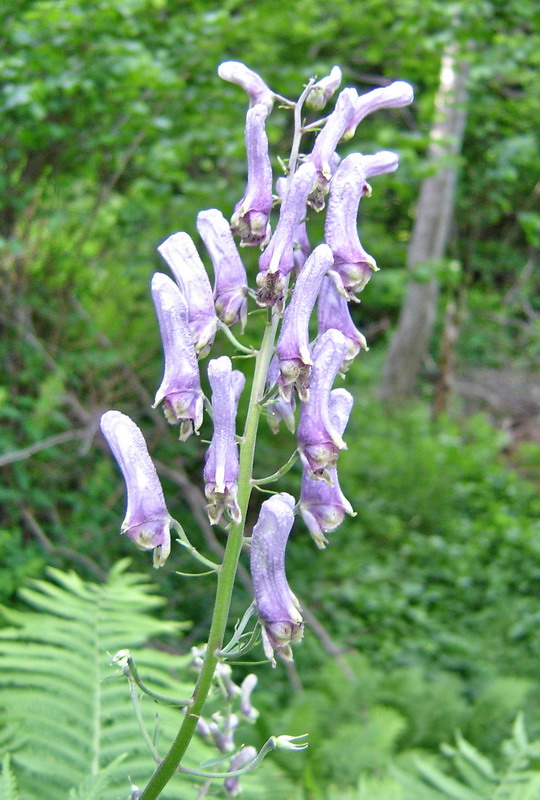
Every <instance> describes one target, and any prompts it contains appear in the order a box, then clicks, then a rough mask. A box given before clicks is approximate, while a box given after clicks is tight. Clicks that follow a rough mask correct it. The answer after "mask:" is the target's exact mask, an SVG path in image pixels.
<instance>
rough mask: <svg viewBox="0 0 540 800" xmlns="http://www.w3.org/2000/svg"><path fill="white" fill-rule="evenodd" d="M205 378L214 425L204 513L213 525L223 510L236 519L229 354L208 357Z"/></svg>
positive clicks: (235, 456)
mask: <svg viewBox="0 0 540 800" xmlns="http://www.w3.org/2000/svg"><path fill="white" fill-rule="evenodd" d="M208 380H209V381H210V386H211V387H212V421H213V425H214V433H213V435H212V441H211V443H210V446H209V448H208V450H207V453H206V463H205V466H204V481H205V488H204V491H205V494H206V498H207V500H208V506H207V511H208V516H209V519H210V522H211V524H212V525H215V524H216V523H217V522H219V520H220V519H221V516H222V514H223V512H224V511H225V510H227V511H228V512H229V515H230V517H231V519H232V520H233V522H240V519H241V516H240V508H239V506H238V503H237V501H236V495H237V490H238V484H237V481H238V468H239V465H238V445H237V444H236V440H235V433H236V400H235V395H234V391H233V381H232V365H231V360H230V358H228V357H227V356H221V357H220V358H215V359H212V361H210V363H209V364H208Z"/></svg>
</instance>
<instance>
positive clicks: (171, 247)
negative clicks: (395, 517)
mask: <svg viewBox="0 0 540 800" xmlns="http://www.w3.org/2000/svg"><path fill="white" fill-rule="evenodd" d="M218 72H219V75H220V77H221V78H223V79H224V80H226V81H229V82H231V83H233V84H236V85H237V86H239V87H240V88H242V89H243V90H244V91H245V92H246V93H247V96H248V101H249V107H248V109H247V112H246V121H245V145H246V158H247V186H246V190H245V193H244V195H243V197H242V198H241V199H240V200H239V201H238V202H237V203H236V205H235V206H234V209H233V210H232V218H231V220H230V223H229V221H227V220H226V219H225V217H224V216H223V214H222V213H221V212H220V211H219V210H217V209H207V210H204V211H201V212H200V213H199V215H198V217H197V223H196V227H197V231H198V233H199V235H200V238H201V239H202V242H203V244H204V246H205V249H206V251H207V254H208V258H209V260H210V262H211V264H212V267H213V273H214V284H213V288H212V287H211V284H210V280H209V278H208V273H207V271H206V268H205V266H204V263H203V260H202V259H201V256H200V255H199V252H198V251H197V248H196V246H195V244H194V242H193V241H192V239H191V238H190V236H189V235H188V234H187V233H185V232H178V233H174V234H172V235H171V236H169V237H168V238H167V239H166V240H165V241H164V242H163V243H162V244H161V245H160V246H159V248H158V250H159V252H160V254H161V255H162V256H163V258H164V260H165V261H166V262H167V264H168V266H169V267H170V269H171V272H172V275H173V276H174V280H172V279H171V278H170V277H168V276H167V275H164V274H162V273H160V272H158V273H156V274H155V275H154V276H153V278H152V283H151V290H152V297H153V300H154V305H155V309H156V314H157V320H158V324H159V330H160V333H161V339H162V343H163V353H164V370H163V379H162V382H161V385H160V387H159V389H158V391H157V394H156V399H155V404H156V405H159V404H162V405H163V410H164V413H165V416H166V418H167V420H168V421H169V422H170V423H172V424H178V425H179V437H180V439H181V440H184V439H186V438H187V437H188V436H190V435H191V434H192V433H198V432H199V429H200V428H201V425H202V424H203V408H204V407H205V406H206V407H207V408H208V410H209V413H210V416H211V419H212V426H213V435H212V439H211V442H210V445H209V447H208V449H207V452H206V458H205V466H204V484H205V493H206V498H207V500H208V505H207V512H208V516H209V520H210V522H211V524H221V525H223V527H225V528H227V527H230V526H233V527H234V529H235V530H237V529H240V530H241V532H243V527H242V526H243V525H244V519H243V518H242V517H243V516H244V515H245V511H246V508H247V500H245V497H248V498H249V491H250V490H251V485H252V476H251V475H246V473H245V472H244V473H242V474H243V477H242V478H241V477H240V463H241V461H240V460H239V447H238V438H237V433H236V416H237V408H238V401H239V397H240V393H241V391H242V388H243V385H244V377H243V374H242V373H241V372H239V371H238V370H234V369H233V368H232V362H231V360H230V359H229V358H228V357H227V356H220V357H218V358H214V359H211V360H210V361H209V363H208V368H207V379H208V383H209V385H210V389H211V397H210V398H209V399H205V397H204V395H203V389H202V386H203V385H206V382H205V381H204V380H203V381H202V383H201V378H200V372H199V369H200V364H201V361H202V359H204V358H205V357H207V356H208V355H209V353H210V352H211V349H212V347H213V345H214V340H215V339H216V337H217V335H218V332H219V331H224V332H225V334H226V335H227V337H228V338H229V339H231V340H232V341H233V343H235V344H236V346H237V348H239V349H241V350H242V352H244V353H247V355H248V357H249V355H250V354H253V351H252V350H251V348H247V347H245V346H243V345H242V344H241V343H239V342H238V340H237V339H235V337H234V336H233V334H232V332H231V331H229V327H230V326H232V325H235V324H236V323H240V326H241V330H242V332H243V331H244V328H245V325H246V321H247V315H248V303H249V299H250V297H252V298H254V299H255V302H256V304H257V305H258V306H260V307H262V308H267V309H268V315H269V319H270V318H271V319H272V321H273V322H272V324H273V327H272V330H273V331H274V334H273V335H274V336H277V341H276V343H275V347H274V350H273V352H272V353H269V352H265V353H264V364H265V367H264V375H263V377H262V380H263V385H262V386H260V387H259V388H258V389H257V391H254V392H252V394H251V396H252V399H251V400H250V408H251V407H252V406H253V404H256V405H257V408H260V404H261V397H262V395H263V394H264V382H265V383H266V393H265V395H264V408H265V411H266V414H267V417H268V420H269V422H270V424H271V427H272V430H273V431H274V432H276V431H277V430H278V429H279V425H280V422H281V421H283V422H285V425H286V426H287V427H288V429H289V430H290V431H292V432H294V431H295V429H296V427H297V453H298V455H299V458H300V463H301V465H302V470H303V475H302V489H301V495H300V499H299V502H298V503H297V502H296V500H295V498H293V497H292V496H291V495H290V494H287V493H285V492H280V493H278V494H274V495H273V496H272V497H270V499H268V500H266V501H265V502H264V503H262V506H261V509H260V513H259V517H258V520H257V522H256V524H255V526H254V528H253V531H252V535H251V538H250V540H249V542H250V547H251V553H250V562H251V575H252V579H253V592H254V601H255V606H256V610H257V613H258V616H259V620H260V625H261V632H262V640H263V646H264V651H265V653H266V655H267V657H268V658H269V660H270V661H271V662H272V663H273V664H275V654H277V655H279V656H281V657H282V658H284V659H291V658H292V650H291V644H293V643H294V642H297V641H299V640H300V639H301V637H302V634H303V621H302V614H301V610H300V605H299V602H298V600H297V598H296V597H295V596H294V594H293V592H292V591H291V589H290V587H289V584H288V582H287V578H286V574H285V551H286V545H287V541H288V539H289V535H290V533H291V530H292V527H293V523H294V520H295V514H297V513H298V514H300V515H301V517H302V518H303V520H304V522H305V524H306V526H307V528H308V530H309V532H310V534H311V536H312V537H313V539H314V541H315V543H316V545H317V547H319V548H323V547H325V545H326V544H327V539H326V534H328V533H330V532H331V531H333V530H335V528H336V527H337V526H338V525H339V524H340V523H341V522H342V520H343V518H344V515H345V514H350V515H353V514H354V511H353V509H352V507H351V504H350V503H349V501H348V500H347V499H346V497H345V496H344V495H343V493H342V491H341V488H340V486H339V480H338V474H337V463H338V457H339V453H340V452H341V450H344V449H346V447H347V445H346V443H345V441H344V438H343V436H344V432H345V427H346V425H347V421H348V418H349V415H350V412H351V408H352V404H353V398H352V395H351V394H350V393H349V392H347V391H346V390H344V389H339V388H338V389H335V388H334V384H335V381H336V379H337V377H338V375H340V374H341V375H343V374H344V373H345V372H346V371H347V369H348V368H349V366H350V364H351V362H352V361H353V359H354V358H355V357H356V356H357V355H358V353H359V352H360V351H361V350H362V349H367V343H366V340H365V337H364V336H363V334H362V333H361V332H360V331H359V330H358V329H357V328H356V326H355V323H354V321H353V318H352V315H351V311H350V308H351V303H355V302H358V297H357V295H358V293H359V292H361V291H362V290H363V289H364V287H365V286H366V284H367V282H368V281H369V279H370V277H371V275H372V273H373V272H374V271H376V270H377V269H378V267H377V264H376V262H375V259H374V258H373V257H372V256H371V255H370V254H369V253H368V252H367V251H366V250H365V249H364V247H363V245H362V243H361V241H360V238H359V233H358V221H357V218H358V210H359V204H360V201H361V199H362V198H363V197H369V196H370V194H371V186H370V184H369V182H368V181H369V180H370V179H371V178H373V177H375V176H377V175H381V174H383V173H387V172H392V171H394V170H395V169H396V168H397V166H398V157H397V155H396V154H395V153H392V152H389V151H380V152H378V153H374V154H369V155H364V154H362V153H350V154H348V155H346V156H345V157H344V158H342V157H341V156H340V154H339V153H338V152H337V148H338V146H339V144H340V142H344V141H348V140H349V139H350V138H351V137H352V136H353V135H354V133H355V131H356V128H357V126H358V124H359V123H360V122H361V120H362V119H363V118H364V117H365V116H366V115H368V114H370V113H372V112H374V111H376V110H377V109H380V108H391V107H399V106H403V105H407V104H408V103H410V102H411V100H412V89H411V87H410V86H409V85H408V84H406V83H404V82H402V81H397V82H395V83H392V84H390V85H389V86H387V87H384V88H381V89H375V90H373V91H371V92H368V93H367V94H364V95H359V94H358V92H357V91H356V90H355V89H354V88H345V89H343V90H342V91H341V92H339V94H338V95H337V99H336V103H335V107H334V110H333V111H331V113H330V114H329V115H328V116H327V117H326V118H325V119H324V120H320V121H314V122H312V123H310V124H308V125H307V126H306V127H305V128H299V129H295V134H294V136H295V140H294V144H293V149H292V151H291V159H290V162H289V164H288V167H287V168H286V170H285V175H281V176H280V177H278V178H277V180H276V181H275V183H274V175H273V171H272V164H271V160H270V156H269V150H268V136H267V133H266V123H267V119H268V117H269V115H270V114H271V112H272V110H273V107H274V101H275V99H276V97H280V96H279V95H276V94H275V93H274V92H273V91H272V90H271V89H270V88H269V87H268V86H267V85H266V83H265V82H264V81H263V80H262V78H261V77H260V76H259V75H257V74H256V73H255V72H253V71H252V70H250V69H249V68H248V67H246V66H245V65H244V64H241V63H239V62H235V61H228V62H226V63H224V64H221V66H220V67H219V70H218ZM341 77H342V76H341V71H340V70H339V68H338V67H334V68H333V69H332V71H331V73H330V74H329V75H328V76H326V77H324V78H322V79H321V80H319V81H316V82H315V81H311V82H310V83H309V84H308V86H307V87H306V89H305V91H304V93H303V94H302V96H301V98H300V100H299V101H298V102H297V103H294V102H292V101H285V105H287V103H288V104H289V105H290V106H291V107H295V108H296V110H297V111H299V110H300V109H301V106H302V104H303V103H304V101H305V102H306V105H308V106H310V107H311V108H314V109H317V110H318V109H321V108H323V107H324V105H325V104H326V103H327V102H328V100H330V98H331V97H332V95H334V94H335V93H336V92H337V91H338V89H339V85H340V82H341ZM280 100H281V102H282V103H283V102H284V99H283V98H281V97H280ZM296 116H297V118H300V117H301V114H297V115H296ZM314 130H316V131H318V133H317V134H316V136H315V138H314V142H313V147H312V149H311V152H310V153H304V154H300V140H301V137H302V136H303V135H304V134H305V133H309V132H310V131H314ZM293 152H294V157H293ZM274 202H276V203H277V204H278V205H279V213H278V214H277V221H276V224H275V227H274V228H273V229H272V208H273V204H274ZM325 206H326V207H327V208H326V219H325V222H324V236H323V241H320V242H319V243H317V245H316V246H315V247H313V248H312V247H311V245H310V241H309V238H308V235H307V228H306V221H307V219H308V214H309V213H311V211H310V210H312V211H315V212H320V211H322V210H323V209H324V208H325ZM234 236H236V237H237V238H238V240H239V241H238V244H239V245H240V247H243V246H250V247H258V248H260V250H261V252H260V255H259V261H258V267H259V270H258V275H257V277H256V289H250V288H249V286H248V279H247V274H246V269H245V267H244V265H243V262H242V259H241V257H240V251H239V249H238V247H237V244H236V242H235V240H234ZM315 306H317V313H316V315H315V314H314V309H315ZM313 317H315V319H313ZM279 324H280V325H281V327H280V328H279V327H278V325H279ZM315 326H316V333H315V335H314V332H315ZM270 327H271V326H270V324H269V327H268V328H267V330H270ZM278 330H279V333H276V332H277V331H278ZM261 354H262V349H261V352H260V354H259V355H261ZM255 355H256V354H255ZM259 373H260V370H259V362H258V367H257V369H256V374H257V375H259ZM298 409H299V410H298ZM257 414H258V411H257ZM257 419H258V417H257ZM102 429H103V433H104V434H105V437H106V438H107V440H108V442H109V444H110V446H111V449H112V451H113V454H114V455H115V457H116V459H117V461H118V464H119V466H120V469H121V470H122V473H123V475H124V478H125V481H126V484H127V495H128V508H127V513H126V519H125V520H124V524H123V527H122V531H123V532H126V533H127V534H128V536H130V537H131V538H133V539H134V540H135V542H136V543H137V544H138V545H139V546H140V547H143V548H145V549H154V563H155V564H156V565H157V566H160V565H161V564H163V562H164V561H165V558H166V557H167V555H168V552H169V549H170V545H169V525H170V522H171V519H170V517H169V515H168V512H167V509H166V506H165V501H164V499H163V492H162V490H161V487H160V485H159V481H158V478H157V475H156V472H155V469H154V467H153V466H152V463H151V461H150V457H149V455H148V451H147V449H146V446H145V444H144V440H143V438H142V434H141V433H140V431H139V430H138V428H137V427H136V425H135V424H134V423H133V422H132V421H131V420H129V419H128V418H127V417H125V416H124V415H123V414H120V412H117V411H110V412H108V413H107V414H105V415H104V417H103V421H102ZM246 429H247V427H246ZM240 441H243V440H240ZM250 459H251V460H252V458H251V456H250V457H249V458H246V463H247V462H250ZM242 463H243V462H242ZM250 463H251V462H250ZM250 463H248V466H250ZM271 477H272V478H273V477H274V476H271ZM239 480H243V481H245V482H246V484H245V485H244V491H243V493H239ZM248 483H249V487H247V484H248ZM253 483H255V484H257V481H253ZM259 483H260V482H259ZM239 497H243V498H244V500H242V501H239V499H238V498H239ZM242 503H244V505H243V507H242ZM235 526H236V527H235ZM245 541H246V542H247V541H248V539H246V540H245ZM229 722H230V724H231V725H232V722H231V721H230V720H229ZM204 724H207V726H208V732H207V735H208V736H212V737H213V738H214V740H215V741H216V743H217V744H218V747H219V749H221V750H222V751H223V752H228V750H229V749H230V747H229V744H228V743H227V742H228V740H227V736H228V735H229V734H230V731H229V733H227V731H224V730H223V729H221V728H219V725H218V723H217V722H216V721H215V720H214V728H212V723H211V722H209V723H204ZM201 725H203V722H201ZM216 726H217V727H216ZM218 733H219V736H221V739H219V736H218ZM223 737H224V738H223ZM218 740H219V741H218ZM222 740H223V741H222Z"/></svg>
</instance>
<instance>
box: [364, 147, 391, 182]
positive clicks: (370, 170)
mask: <svg viewBox="0 0 540 800" xmlns="http://www.w3.org/2000/svg"><path fill="white" fill-rule="evenodd" d="M363 158H364V168H365V170H366V178H372V177H373V176H374V175H384V174H385V173H386V172H395V171H396V169H397V168H398V166H399V156H398V154H397V153H393V152H392V151H391V150H379V152H378V153H372V154H370V155H365V156H363Z"/></svg>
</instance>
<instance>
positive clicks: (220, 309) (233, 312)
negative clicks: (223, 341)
mask: <svg viewBox="0 0 540 800" xmlns="http://www.w3.org/2000/svg"><path fill="white" fill-rule="evenodd" d="M197 230H198V231H199V234H200V236H201V238H202V240H203V242H204V244H205V246H206V249H207V250H208V253H209V255H210V258H211V260H212V264H213V265H214V274H215V284H214V302H215V305H216V312H217V315H218V317H219V318H220V319H221V320H222V321H223V322H224V323H225V325H234V323H235V322H240V323H241V324H242V330H243V329H244V327H245V324H246V319H247V276H246V270H245V267H244V265H243V264H242V260H241V258H240V255H239V253H238V250H237V249H236V245H235V243H234V239H233V237H232V233H231V231H230V228H229V223H228V222H227V220H226V219H225V217H224V216H223V214H222V213H221V211H218V210H217V209H216V208H210V209H208V210H207V211H201V212H200V213H199V214H198V216H197Z"/></svg>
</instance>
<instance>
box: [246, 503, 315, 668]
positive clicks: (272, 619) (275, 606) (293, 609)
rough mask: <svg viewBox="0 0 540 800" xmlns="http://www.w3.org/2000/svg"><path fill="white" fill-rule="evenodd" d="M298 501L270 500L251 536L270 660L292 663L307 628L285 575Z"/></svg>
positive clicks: (253, 573) (255, 589) (256, 588)
mask: <svg viewBox="0 0 540 800" xmlns="http://www.w3.org/2000/svg"><path fill="white" fill-rule="evenodd" d="M293 508H294V497H292V496H291V495H290V494H285V493H284V492H282V493H280V494H275V495H273V496H272V497H270V498H269V499H268V500H266V501H265V502H264V503H263V504H262V506H261V510H260V513H259V519H258V520H257V523H256V525H255V527H254V528H253V532H252V535H251V556H250V566H251V577H252V579H253V593H254V596H255V604H256V606H257V612H258V614H259V618H260V620H261V624H262V639H263V647H264V652H265V655H266V656H267V658H269V659H270V661H271V662H272V666H275V665H276V661H275V658H274V652H277V654H278V655H280V656H281V658H283V659H285V661H291V660H292V657H293V656H292V650H291V644H292V643H294V642H298V641H300V639H301V638H302V634H303V630H304V625H303V620H302V615H301V613H300V606H299V603H298V600H297V599H296V597H295V596H294V594H293V593H292V592H291V589H290V587H289V584H288V583H287V577H286V575H285V549H286V547H287V541H288V538H289V534H290V532H291V528H292V526H293V522H294V512H293Z"/></svg>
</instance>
